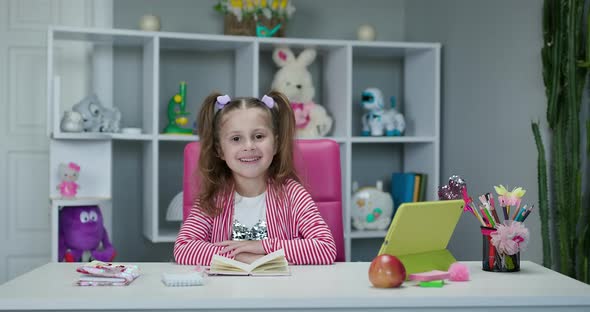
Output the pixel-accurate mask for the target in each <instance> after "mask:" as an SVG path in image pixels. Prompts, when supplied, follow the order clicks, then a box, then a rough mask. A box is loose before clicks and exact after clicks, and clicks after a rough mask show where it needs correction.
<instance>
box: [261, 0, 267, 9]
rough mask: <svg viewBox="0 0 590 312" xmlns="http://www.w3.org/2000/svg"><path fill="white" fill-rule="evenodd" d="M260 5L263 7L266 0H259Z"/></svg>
mask: <svg viewBox="0 0 590 312" xmlns="http://www.w3.org/2000/svg"><path fill="white" fill-rule="evenodd" d="M260 6H261V7H263V8H265V7H266V0H260Z"/></svg>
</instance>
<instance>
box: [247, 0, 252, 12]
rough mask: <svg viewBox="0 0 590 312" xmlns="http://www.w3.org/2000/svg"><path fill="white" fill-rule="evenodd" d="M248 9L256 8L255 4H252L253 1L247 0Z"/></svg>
mask: <svg viewBox="0 0 590 312" xmlns="http://www.w3.org/2000/svg"><path fill="white" fill-rule="evenodd" d="M246 7H247V8H248V9H249V10H251V9H252V8H253V7H254V3H253V2H252V0H247V4H246Z"/></svg>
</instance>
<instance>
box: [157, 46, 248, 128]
mask: <svg viewBox="0 0 590 312" xmlns="http://www.w3.org/2000/svg"><path fill="white" fill-rule="evenodd" d="M159 45H160V48H159V54H160V55H159V64H160V67H159V76H158V78H159V83H160V84H159V88H158V91H159V96H158V103H157V105H156V106H157V107H158V111H157V116H156V117H155V119H156V120H157V121H158V131H159V133H162V132H163V131H164V128H165V127H166V126H167V124H168V117H167V112H168V104H169V101H170V99H171V98H172V97H173V96H174V95H175V94H177V93H178V91H179V85H180V82H186V99H185V111H187V112H188V113H189V116H188V119H189V123H188V124H187V125H185V126H184V128H187V129H195V128H196V126H197V125H196V119H197V117H198V112H199V110H200V108H201V106H202V103H203V100H204V99H205V97H207V96H208V95H209V94H210V93H211V92H213V91H216V92H219V93H222V94H228V95H229V96H230V97H232V98H235V97H239V96H252V95H253V94H254V91H255V90H256V87H255V81H254V80H253V79H252V77H253V76H254V66H255V64H256V57H255V56H256V54H255V46H254V44H253V43H248V42H231V41H221V40H199V41H194V40H189V39H186V38H167V37H162V38H161V39H160V43H159ZM176 108H178V107H176Z"/></svg>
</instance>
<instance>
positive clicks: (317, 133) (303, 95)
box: [272, 48, 332, 138]
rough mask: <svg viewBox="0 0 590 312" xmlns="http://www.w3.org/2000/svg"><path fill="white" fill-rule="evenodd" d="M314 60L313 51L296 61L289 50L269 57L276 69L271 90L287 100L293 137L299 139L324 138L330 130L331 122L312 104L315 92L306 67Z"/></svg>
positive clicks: (307, 50) (300, 55)
mask: <svg viewBox="0 0 590 312" xmlns="http://www.w3.org/2000/svg"><path fill="white" fill-rule="evenodd" d="M315 56H316V51H315V50H314V49H305V50H303V51H302V52H301V53H300V54H299V57H295V55H294V54H293V52H292V51H291V49H289V48H277V49H275V51H274V52H273V54H272V59H273V60H274V62H275V64H277V66H279V67H280V69H279V70H278V71H277V72H276V74H275V76H274V79H273V82H272V88H273V89H274V90H277V91H279V92H281V93H283V94H285V95H286V96H287V97H288V98H289V101H290V102H291V107H292V108H293V111H294V113H295V123H296V125H297V136H298V137H300V138H313V137H321V136H325V135H327V134H328V132H330V130H331V129H332V118H331V117H330V116H329V115H328V113H327V112H326V109H325V108H324V107H323V106H321V105H319V104H317V103H314V102H313V97H314V95H315V88H314V87H313V81H312V79H311V74H310V72H309V71H308V70H307V66H309V65H310V64H311V63H312V62H313V61H314V59H315Z"/></svg>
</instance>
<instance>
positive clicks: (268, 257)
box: [250, 249, 286, 270]
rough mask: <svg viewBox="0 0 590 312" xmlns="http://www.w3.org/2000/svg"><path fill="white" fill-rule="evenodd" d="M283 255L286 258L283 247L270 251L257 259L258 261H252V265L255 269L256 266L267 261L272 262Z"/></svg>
mask: <svg viewBox="0 0 590 312" xmlns="http://www.w3.org/2000/svg"><path fill="white" fill-rule="evenodd" d="M281 257H282V258H283V259H285V251H284V250H282V249H279V250H277V251H274V252H271V253H269V254H268V255H266V256H264V257H262V258H259V259H256V261H254V262H252V264H250V266H251V268H252V270H254V269H255V268H257V267H259V266H260V265H262V264H265V263H267V262H270V261H272V260H274V259H277V258H281ZM285 262H286V260H285Z"/></svg>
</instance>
